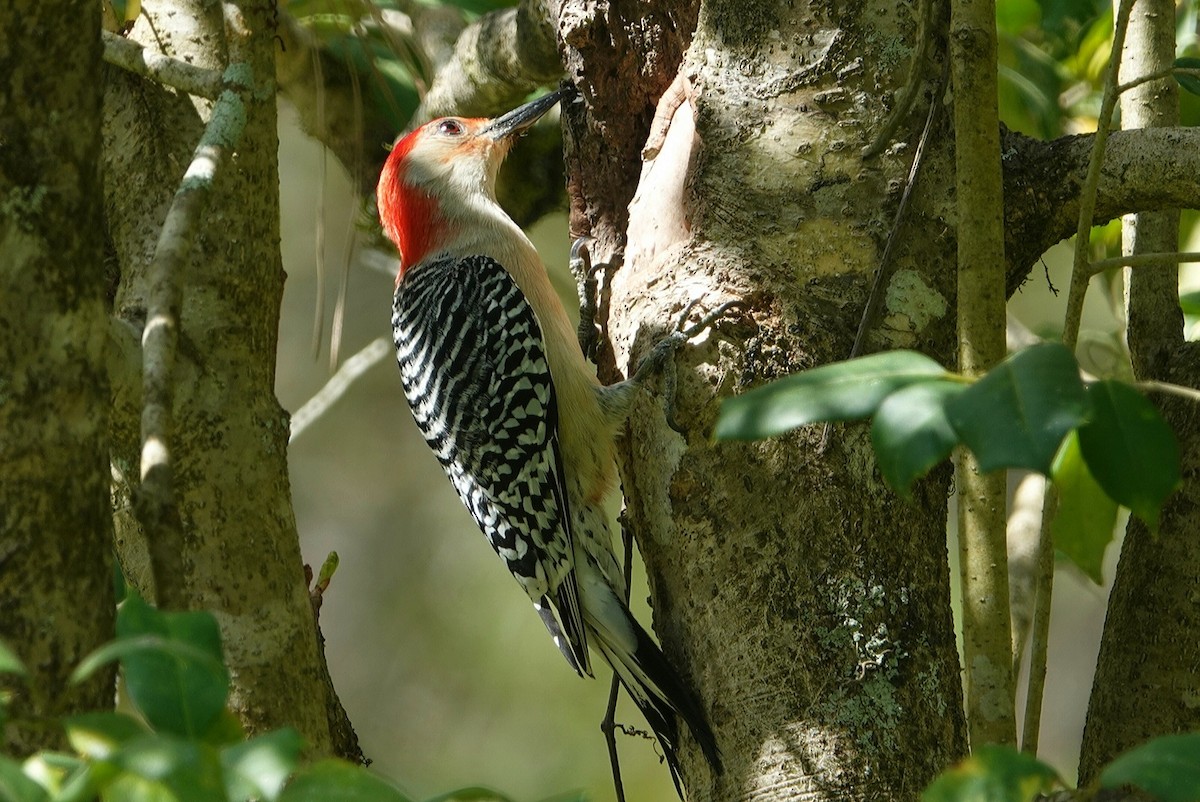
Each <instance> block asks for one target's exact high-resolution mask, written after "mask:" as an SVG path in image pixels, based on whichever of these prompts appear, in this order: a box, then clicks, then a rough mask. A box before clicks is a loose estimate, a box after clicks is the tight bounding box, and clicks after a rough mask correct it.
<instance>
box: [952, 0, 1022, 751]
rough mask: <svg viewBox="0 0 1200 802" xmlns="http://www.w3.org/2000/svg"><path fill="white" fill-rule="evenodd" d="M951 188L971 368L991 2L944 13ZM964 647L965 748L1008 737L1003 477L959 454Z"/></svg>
mask: <svg viewBox="0 0 1200 802" xmlns="http://www.w3.org/2000/svg"><path fill="white" fill-rule="evenodd" d="M950 58H951V77H952V80H953V82H954V83H953V86H954V129H955V153H956V156H955V158H956V169H957V177H956V189H957V194H958V341H959V349H958V358H959V367H960V369H961V370H962V371H963V372H964V373H967V374H969V375H978V374H980V373H983V372H985V371H986V370H988V369H989V368H990V367H991V366H992V365H994V364H996V363H997V362H999V361H1000V360H1001V359H1003V357H1004V353H1005V342H1004V331H1005V325H1004V312H1005V289H1004V218H1003V214H1004V209H1003V197H1004V194H1003V192H1004V190H1003V184H1002V178H1001V170H1000V121H999V114H998V110H997V76H996V6H995V2H994V0H955V2H953V3H952V4H951V11H950ZM957 476H958V479H957V482H958V492H959V503H958V509H959V519H958V520H959V524H958V541H959V550H960V561H961V571H962V593H963V630H964V632H963V651H964V657H965V670H966V686H967V717H968V728H969V731H970V738H971V744H972V746H979V745H981V744H984V743H1013V742H1014V741H1015V739H1016V720H1015V714H1014V711H1013V683H1012V634H1011V626H1010V623H1009V609H1008V568H1007V566H1008V560H1007V553H1006V549H1005V515H1004V505H1005V496H1006V494H1005V477H1004V474H1003V473H1002V472H993V473H990V474H984V473H983V472H981V471H980V469H979V464H978V462H977V460H976V459H975V458H974V456H973V455H971V454H970V453H969V452H966V451H965V450H962V451H960V452H959V454H958V459H957Z"/></svg>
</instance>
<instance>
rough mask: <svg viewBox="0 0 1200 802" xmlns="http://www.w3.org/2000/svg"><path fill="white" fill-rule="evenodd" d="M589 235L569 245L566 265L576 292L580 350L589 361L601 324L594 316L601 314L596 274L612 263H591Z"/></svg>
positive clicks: (577, 332)
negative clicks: (577, 295)
mask: <svg viewBox="0 0 1200 802" xmlns="http://www.w3.org/2000/svg"><path fill="white" fill-rule="evenodd" d="M591 244H592V239H591V237H580V238H579V239H577V240H575V242H574V243H572V245H571V256H570V259H569V260H568V262H567V264H568V266H569V267H570V269H571V275H572V276H574V277H575V287H576V290H577V291H578V292H579V329H578V330H577V331H576V336H577V337H578V338H579V350H581V351H583V356H584V358H585V359H587V360H588V361H589V362H595V361H596V350H597V348H598V347H599V345H600V325H599V323H598V321H597V317H598V316H599V313H600V292H599V284H598V282H597V281H596V275H597V274H599V273H602V272H608V271H609V270H611V269H612V265H610V264H609V263H607V262H601V263H600V264H597V265H593V264H592V254H591V251H590V250H589V247H590V245H591Z"/></svg>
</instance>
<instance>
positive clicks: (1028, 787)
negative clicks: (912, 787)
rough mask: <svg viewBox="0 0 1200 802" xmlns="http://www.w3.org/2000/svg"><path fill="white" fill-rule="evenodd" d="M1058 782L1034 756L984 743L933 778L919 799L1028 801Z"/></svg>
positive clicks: (928, 801)
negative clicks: (964, 758)
mask: <svg viewBox="0 0 1200 802" xmlns="http://www.w3.org/2000/svg"><path fill="white" fill-rule="evenodd" d="M1061 784H1062V781H1061V780H1060V779H1059V778H1058V774H1056V773H1055V771H1054V769H1052V768H1050V767H1049V766H1047V765H1046V764H1045V763H1042V762H1041V761H1039V760H1037V759H1036V758H1034V757H1032V756H1030V755H1027V754H1024V753H1023V752H1018V751H1017V750H1015V749H1013V748H1012V747H1009V746H993V745H990V744H985V745H983V746H980V747H979V748H977V749H976V750H975V751H974V753H973V754H972V755H971V756H970V757H969V758H967V759H966V760H964V761H963V762H962V763H959V764H958V765H957V766H955V767H954V768H952V769H949V770H947V771H945V772H943V773H942V774H941V776H939V777H938V778H937V779H936V780H934V781H933V782H932V783H931V784H930V786H929V787H928V788H926V789H925V793H923V794H921V802H1031V800H1033V799H1034V797H1035V796H1036V795H1037V794H1039V793H1043V792H1046V791H1050V790H1051V789H1053V788H1054V787H1055V786H1056V785H1061Z"/></svg>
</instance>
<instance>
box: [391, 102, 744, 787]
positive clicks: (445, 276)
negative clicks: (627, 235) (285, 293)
mask: <svg viewBox="0 0 1200 802" xmlns="http://www.w3.org/2000/svg"><path fill="white" fill-rule="evenodd" d="M575 97H576V93H575V90H574V89H573V88H571V87H569V86H567V87H564V88H561V89H559V90H557V91H555V92H551V93H549V94H546V95H543V96H542V97H540V98H537V99H535V100H533V101H531V102H529V103H526V104H524V105H522V106H520V107H518V108H516V109H514V110H512V111H510V112H508V113H506V114H503V115H501V116H499V117H496V118H495V119H485V118H464V117H443V118H439V119H435V120H431V121H430V122H427V123H425V124H424V125H422V126H420V127H418V128H416V129H415V130H413V131H412V132H411V133H408V134H407V135H404V136H402V137H400V138H398V140H397V141H396V143H395V144H394V146H393V148H392V150H391V153H390V154H389V155H388V158H387V160H386V162H385V163H384V166H383V169H382V171H381V174H380V179H379V184H378V189H377V197H376V200H377V205H378V209H379V218H380V223H381V226H382V228H383V231H384V233H385V234H386V236H387V237H388V238H389V239H390V240H391V241H392V242H393V243H394V244H395V245H396V247H397V249H398V250H399V253H400V268H399V272H398V275H397V278H396V289H395V295H394V298H393V309H392V333H393V339H394V342H395V346H396V355H397V362H398V364H399V367H400V376H401V382H402V384H403V387H404V394H405V396H406V398H407V400H408V403H409V406H410V408H411V410H412V414H413V418H414V420H415V421H416V424H417V427H418V428H419V429H420V431H421V433H422V435H423V436H424V437H425V440H426V442H427V443H428V445H429V446H430V448H431V449H432V450H433V453H434V455H435V456H436V457H437V459H438V461H439V462H440V463H441V465H442V467H443V469H444V470H445V472H446V475H447V476H448V477H449V479H450V481H451V483H452V484H453V485H454V488H455V490H456V491H457V492H458V495H459V498H460V499H461V500H462V502H463V504H464V505H465V506H466V508H467V509H468V510H469V512H470V514H471V516H472V517H473V518H474V519H475V522H476V523H477V524H478V526H479V528H480V530H482V532H483V534H484V535H485V536H486V538H487V540H488V542H489V543H490V544H491V546H492V548H493V549H494V550H495V552H496V554H497V555H499V556H500V558H501V559H502V560H503V561H504V563H505V564H506V566H507V568H508V570H509V571H510V572H511V573H512V575H513V576H514V577H515V578H516V580H517V582H518V583H519V584H520V585H521V587H522V588H523V589H524V591H525V592H526V593H527V594H528V595H529V597H530V599H531V600H532V601H533V606H534V608H535V609H536V611H537V613H538V615H539V616H540V617H541V620H542V622H543V623H544V625H545V627H546V629H547V630H548V631H549V633H550V636H551V638H552V639H553V641H554V643H555V644H556V645H557V647H558V649H559V651H560V652H561V653H562V656H563V657H564V658H565V659H566V661H567V663H568V664H569V665H570V666H571V668H573V669H574V670H575V671H576V672H577V673H578V674H579V675H581V676H589V677H590V676H594V675H593V670H592V660H591V658H592V655H591V653H590V652H591V650H595V652H596V653H597V654H599V655H600V656H601V657H602V658H603V659H604V660H605V661H606V662H607V663H608V664H609V665H610V666H611V667H612V669H613V670H614V672H615V673H616V676H617V677H618V679H619V680H620V682H621V684H622V685H623V686H624V688H625V689H626V691H627V692H628V694H629V696H630V698H631V699H632V700H633V702H634V703H635V704H636V705H637V707H638V708H639V710H640V711H641V713H642V715H643V716H644V717H645V719H646V721H647V723H648V724H649V725H650V727H651V729H652V730H653V731H654V733H655V735H656V737H657V739H658V742H659V744H660V745H661V748H662V751H663V755H664V758H665V760H666V763H667V765H668V767H669V768H670V771H671V777H672V780H673V781H674V783H675V787H676V790H677V791H679V793H680V796H682V795H683V793H682V790H680V789H681V778H680V765H679V757H678V750H679V746H680V742H679V727H678V723H677V717H679V718H682V719H683V720H684V722H686V724H687V726H688V729H689V730H690V731H691V733H692V736H693V738H694V739H695V740H696V742H697V744H698V745H699V747H700V749H701V751H702V753H703V754H704V756H705V758H706V759H707V762H708V763H709V765H710V766H711V767H712V770H713V771H714V772H716V773H720V772H721V771H722V765H721V756H720V752H719V750H718V748H717V743H716V737H715V735H714V733H713V731H712V729H711V727H710V726H709V724H708V722H707V719H706V717H705V715H704V712H703V710H702V708H701V706H700V703H699V701H698V699H697V697H696V695H695V694H694V693H693V692H692V690H691V689H690V688H689V687H688V685H687V684H686V683H685V681H684V680H683V678H682V677H681V676H680V674H679V673H678V672H677V671H676V670H675V668H674V667H673V666H672V665H671V664H670V663H669V662H668V660H667V658H666V656H665V655H664V654H663V652H662V650H661V649H660V648H659V647H658V645H657V644H656V643H655V642H654V640H653V639H652V638H651V637H650V635H649V634H648V633H647V632H646V630H645V629H644V628H643V627H642V626H641V624H639V623H638V621H637V620H636V619H635V618H634V616H633V615H632V614H631V613H630V611H629V607H628V605H627V603H626V601H625V600H626V598H627V596H628V593H627V589H626V584H625V580H624V576H623V574H622V572H621V570H620V567H619V564H618V560H617V558H616V555H615V554H614V552H613V548H612V532H611V528H610V522H609V519H608V515H607V514H606V512H605V508H604V502H605V500H606V499H607V498H608V497H609V496H610V495H611V494H612V493H613V492H614V491H615V489H616V485H617V476H616V464H615V456H614V450H613V448H614V447H613V442H614V437H615V436H616V433H617V431H618V429H619V428H620V427H621V425H622V424H623V421H624V419H625V417H626V416H627V413H628V410H629V405H630V402H631V401H632V399H633V396H634V393H636V391H637V388H638V386H640V385H641V384H642V382H643V381H644V380H645V378H646V376H647V375H649V374H651V373H653V372H654V371H655V370H657V368H658V364H661V363H662V362H663V361H665V356H666V355H669V354H671V353H674V348H675V347H676V346H677V345H678V344H679V343H680V342H681V341H682V340H684V339H686V336H688V335H687V334H684V333H681V332H676V333H675V335H674V337H673V338H671V337H669V338H667V339H665V340H664V342H663V343H662V344H661V347H657V348H655V349H654V351H653V354H654V355H655V357H654V358H655V359H656V360H657V363H658V364H651V363H650V362H645V363H643V366H642V367H640V368H639V369H638V371H637V372H636V375H635V376H634V377H633V378H632V379H630V380H627V381H625V382H621V383H618V384H616V385H611V386H604V385H602V384H601V383H600V382H599V380H598V379H597V377H596V374H595V371H594V370H593V369H592V368H591V367H590V366H589V364H588V363H587V361H586V359H585V357H584V355H583V352H582V351H581V349H580V346H579V343H578V342H577V340H576V335H575V330H574V328H573V327H572V326H571V323H570V320H569V318H568V316H567V313H566V310H565V309H564V307H563V305H562V302H561V301H560V300H559V297H558V295H557V293H556V292H555V290H554V289H553V288H552V286H551V284H550V281H549V278H548V275H547V272H546V268H545V265H544V264H543V262H542V260H541V258H540V257H539V255H538V253H537V251H536V250H535V248H534V246H533V245H532V243H530V241H529V238H528V237H527V236H526V235H525V233H524V232H523V231H522V230H521V228H520V227H519V226H518V225H517V224H516V223H515V222H514V221H513V220H512V219H511V218H510V217H509V216H508V215H507V214H506V213H505V212H504V210H503V209H502V208H501V207H500V205H499V204H498V203H497V202H496V194H495V189H496V177H497V173H498V171H499V169H500V165H501V163H502V162H503V161H504V158H505V156H506V155H507V154H508V152H509V150H510V148H511V147H512V145H513V143H514V142H515V141H516V140H517V139H518V138H519V136H520V135H521V134H522V133H523V132H525V131H526V130H528V129H529V128H530V127H531V126H532V125H533V124H534V123H535V122H536V121H537V120H538V119H539V118H541V117H542V116H543V115H544V114H545V113H546V112H547V111H549V110H550V109H551V108H553V107H554V106H555V105H556V104H558V103H559V102H560V101H564V100H567V99H573V98H575ZM647 366H648V367H647Z"/></svg>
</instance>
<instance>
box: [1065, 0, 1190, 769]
mask: <svg viewBox="0 0 1200 802" xmlns="http://www.w3.org/2000/svg"><path fill="white" fill-rule="evenodd" d="M1174 58H1175V5H1174V3H1172V2H1171V1H1170V0H1141V1H1140V2H1138V3H1137V4H1136V5H1135V6H1134V9H1133V12H1132V15H1131V16H1130V20H1129V30H1128V34H1127V39H1126V43H1125V48H1124V54H1123V58H1122V62H1121V79H1122V80H1123V81H1130V80H1133V79H1136V78H1139V77H1141V76H1143V75H1150V74H1154V73H1157V72H1159V71H1161V70H1163V69H1164V68H1166V67H1169V66H1170V65H1171V63H1172V62H1173V60H1174ZM1121 117H1122V125H1123V126H1125V127H1127V128H1143V127H1144V128H1151V127H1166V126H1173V125H1177V124H1178V123H1179V97H1178V88H1177V87H1176V85H1175V81H1174V80H1172V79H1170V78H1168V79H1165V80H1160V81H1151V82H1149V83H1145V84H1142V85H1141V86H1138V87H1136V88H1134V89H1133V90H1131V91H1130V92H1128V93H1126V94H1125V95H1123V96H1122V98H1121ZM1123 239H1124V245H1125V248H1124V250H1125V252H1126V253H1135V254H1137V253H1154V252H1163V251H1173V250H1175V249H1176V248H1177V247H1178V244H1179V212H1178V211H1177V210H1165V211H1156V212H1144V213H1139V214H1137V215H1131V216H1129V217H1126V218H1125V220H1124V221H1123ZM1125 279H1126V282H1127V292H1126V318H1127V322H1128V327H1127V337H1128V343H1129V351H1130V354H1131V356H1132V358H1133V369H1134V374H1135V375H1136V376H1137V377H1138V378H1139V379H1155V380H1159V381H1168V382H1174V383H1177V384H1184V385H1187V386H1189V387H1196V386H1198V382H1200V373H1198V371H1197V364H1198V363H1197V356H1198V354H1197V349H1196V347H1195V344H1194V343H1186V344H1185V343H1184V341H1183V314H1182V312H1181V311H1180V309H1179V273H1178V269H1177V268H1176V266H1175V264H1174V263H1173V262H1170V261H1168V262H1165V263H1160V264H1153V265H1145V266H1140V267H1137V268H1133V269H1130V270H1127V271H1126V272H1125ZM1155 400H1157V401H1164V399H1162V398H1157V399H1155ZM1160 409H1161V410H1162V412H1163V413H1164V415H1165V417H1166V418H1167V420H1168V422H1169V423H1170V424H1171V428H1172V430H1173V431H1174V432H1175V436H1176V437H1177V438H1178V439H1179V443H1180V446H1181V452H1182V456H1183V475H1184V477H1185V480H1184V481H1185V485H1184V487H1183V489H1182V490H1181V491H1180V492H1179V493H1177V494H1175V496H1174V497H1172V499H1171V500H1170V501H1169V502H1168V504H1167V507H1166V509H1165V510H1164V514H1163V518H1162V522H1161V529H1160V531H1159V533H1158V534H1157V536H1155V535H1152V534H1151V533H1150V532H1149V530H1148V529H1147V528H1146V526H1145V525H1144V524H1143V523H1141V522H1140V521H1138V520H1136V519H1131V520H1130V523H1129V526H1128V528H1127V530H1126V534H1125V542H1124V544H1123V546H1122V548H1121V560H1120V563H1119V564H1118V566H1117V574H1116V578H1115V580H1114V583H1113V591H1112V594H1111V596H1110V597H1109V607H1108V618H1107V620H1106V622H1105V628H1104V637H1103V640H1102V641H1101V646H1100V657H1099V660H1098V663H1097V667H1096V677H1095V682H1094V684H1093V688H1092V697H1091V701H1090V704H1089V706H1088V718H1087V724H1086V726H1085V728H1084V738H1083V745H1082V749H1081V754H1080V761H1079V762H1080V765H1079V776H1080V779H1081V780H1083V781H1087V780H1090V779H1092V778H1094V777H1095V776H1096V775H1097V774H1098V773H1099V772H1100V770H1101V769H1102V768H1103V767H1104V765H1105V764H1106V763H1108V762H1109V761H1111V760H1112V759H1113V758H1115V757H1116V756H1117V755H1119V754H1120V753H1121V752H1124V751H1125V750H1127V749H1129V748H1131V747H1133V746H1136V745H1137V744H1139V743H1141V742H1143V741H1145V740H1147V739H1149V738H1152V737H1154V736H1156V735H1163V734H1168V733H1182V732H1189V731H1192V730H1196V729H1198V728H1200V674H1198V673H1197V671H1196V667H1197V665H1200V638H1197V633H1200V604H1198V603H1197V602H1198V601H1200V540H1198V539H1197V537H1196V532H1197V530H1198V528H1200V506H1198V505H1197V503H1196V502H1197V498H1196V492H1197V489H1196V487H1195V477H1196V475H1197V470H1198V469H1200V427H1198V426H1197V424H1196V419H1195V404H1194V402H1181V401H1179V400H1177V399H1172V400H1170V401H1164V403H1160Z"/></svg>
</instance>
